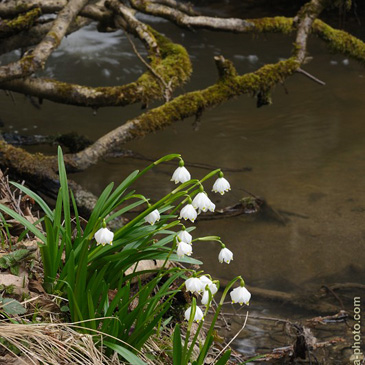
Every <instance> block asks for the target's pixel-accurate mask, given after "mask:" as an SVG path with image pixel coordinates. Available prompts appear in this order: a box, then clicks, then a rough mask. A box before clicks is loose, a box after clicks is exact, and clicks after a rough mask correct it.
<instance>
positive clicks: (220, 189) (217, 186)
mask: <svg viewBox="0 0 365 365" xmlns="http://www.w3.org/2000/svg"><path fill="white" fill-rule="evenodd" d="M230 190H231V185H230V184H229V182H228V181H227V180H226V179H225V178H224V177H223V176H222V177H221V176H220V177H218V179H217V180H216V181H215V183H214V185H213V189H212V191H214V192H215V193H220V194H221V195H223V194H224V193H226V192H228V191H230Z"/></svg>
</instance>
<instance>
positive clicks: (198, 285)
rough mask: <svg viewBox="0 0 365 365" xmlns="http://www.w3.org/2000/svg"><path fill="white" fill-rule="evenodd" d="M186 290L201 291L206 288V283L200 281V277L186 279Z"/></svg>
mask: <svg viewBox="0 0 365 365" xmlns="http://www.w3.org/2000/svg"><path fill="white" fill-rule="evenodd" d="M185 286H186V290H187V291H190V292H192V293H194V292H197V293H199V292H201V291H203V290H204V284H203V283H202V282H201V281H200V279H199V278H189V279H187V280H186V281H185Z"/></svg>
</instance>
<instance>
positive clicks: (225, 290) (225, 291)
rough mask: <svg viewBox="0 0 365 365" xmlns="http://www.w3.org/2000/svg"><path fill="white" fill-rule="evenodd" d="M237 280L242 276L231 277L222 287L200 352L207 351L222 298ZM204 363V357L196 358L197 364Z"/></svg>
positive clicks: (221, 304) (223, 298) (222, 301)
mask: <svg viewBox="0 0 365 365" xmlns="http://www.w3.org/2000/svg"><path fill="white" fill-rule="evenodd" d="M237 280H242V277H241V276H237V277H235V278H234V279H232V280H231V281H230V282H229V283H228V285H227V286H226V288H225V289H224V292H223V294H222V297H221V300H220V301H219V304H218V307H217V309H216V311H215V314H214V317H213V320H212V323H211V325H210V327H209V331H208V333H207V335H206V340H205V343H204V346H203V348H202V349H201V351H200V353H201V354H204V353H207V351H208V344H209V339H210V337H211V336H212V335H213V330H214V325H215V323H216V322H217V319H218V316H219V313H220V311H221V309H222V306H223V303H224V300H225V299H226V296H227V294H228V291H229V290H230V289H231V288H232V286H233V284H234V283H235V282H236V281H237ZM202 364H204V358H200V356H199V358H198V361H197V365H202Z"/></svg>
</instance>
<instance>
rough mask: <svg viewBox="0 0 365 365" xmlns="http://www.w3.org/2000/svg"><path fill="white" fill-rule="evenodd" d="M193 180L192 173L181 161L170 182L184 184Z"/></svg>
mask: <svg viewBox="0 0 365 365" xmlns="http://www.w3.org/2000/svg"><path fill="white" fill-rule="evenodd" d="M190 179H191V176H190V172H189V171H188V170H187V169H186V167H185V166H184V161H183V160H180V163H179V167H178V168H177V169H176V170H175V171H174V173H173V174H172V178H171V180H170V181H174V182H175V184H178V183H179V182H180V183H184V182H187V181H189V180H190Z"/></svg>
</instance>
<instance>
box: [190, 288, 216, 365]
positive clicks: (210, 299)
mask: <svg viewBox="0 0 365 365" xmlns="http://www.w3.org/2000/svg"><path fill="white" fill-rule="evenodd" d="M208 292H209V302H208V305H207V306H206V307H205V311H204V317H203V319H205V317H206V316H207V314H208V311H209V305H210V303H211V302H212V299H213V295H212V292H211V291H210V289H209V288H208ZM203 323H204V320H202V321H201V322H200V323H199V326H198V328H197V330H196V331H195V335H194V338H193V340H192V342H191V345H190V347H189V350H188V353H187V354H186V363H188V361H189V360H190V357H191V354H192V352H193V349H194V345H195V343H196V341H197V339H198V336H199V333H200V331H201V329H202V327H203Z"/></svg>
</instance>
